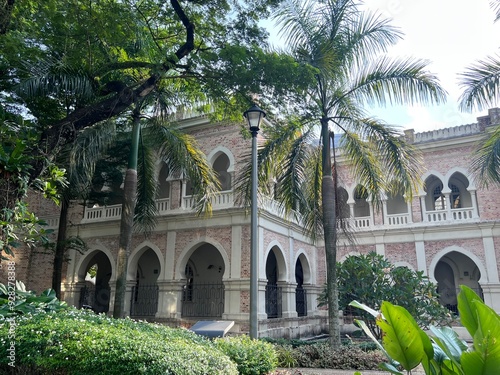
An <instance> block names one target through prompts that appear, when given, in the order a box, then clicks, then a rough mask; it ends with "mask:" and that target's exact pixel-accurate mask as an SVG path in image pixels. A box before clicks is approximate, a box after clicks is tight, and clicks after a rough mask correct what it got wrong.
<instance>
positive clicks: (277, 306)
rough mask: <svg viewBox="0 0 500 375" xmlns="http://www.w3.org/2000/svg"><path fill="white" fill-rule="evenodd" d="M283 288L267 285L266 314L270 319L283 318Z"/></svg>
mask: <svg viewBox="0 0 500 375" xmlns="http://www.w3.org/2000/svg"><path fill="white" fill-rule="evenodd" d="M281 300H282V297H281V287H279V286H277V285H276V284H267V285H266V314H267V318H268V319H273V318H281V316H282V307H281V306H282V304H281Z"/></svg>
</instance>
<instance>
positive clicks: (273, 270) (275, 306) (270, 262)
mask: <svg viewBox="0 0 500 375" xmlns="http://www.w3.org/2000/svg"><path fill="white" fill-rule="evenodd" d="M274 251H275V250H274V249H273V250H271V251H270V252H269V255H268V256H267V260H266V278H267V284H266V314H267V318H268V319H273V318H281V316H282V290H281V287H280V286H278V275H279V270H278V260H277V259H276V254H275V253H274Z"/></svg>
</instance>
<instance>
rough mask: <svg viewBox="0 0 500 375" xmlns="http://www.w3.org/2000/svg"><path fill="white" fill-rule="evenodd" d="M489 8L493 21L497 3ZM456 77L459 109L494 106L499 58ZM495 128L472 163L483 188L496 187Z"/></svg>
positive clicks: (499, 141) (498, 153) (499, 8)
mask: <svg viewBox="0 0 500 375" xmlns="http://www.w3.org/2000/svg"><path fill="white" fill-rule="evenodd" d="M490 5H491V7H492V8H493V10H494V12H495V22H496V21H498V20H499V19H500V1H498V0H494V1H491V2H490ZM459 76H460V85H461V86H462V87H463V89H464V91H463V93H462V95H461V97H460V99H459V101H460V108H461V109H462V110H464V111H472V110H473V109H475V108H477V109H478V110H482V109H484V108H488V107H490V106H494V105H496V104H497V103H498V99H499V95H500V55H498V54H497V55H495V56H488V57H486V58H485V59H483V60H479V61H477V62H476V63H475V64H473V65H471V66H469V67H468V68H466V70H465V72H464V73H461V74H460V75H459ZM495 125H496V126H495V127H494V128H493V129H492V131H491V133H488V134H486V136H485V137H484V139H483V141H482V142H481V146H480V147H479V148H478V149H477V150H476V153H475V155H474V158H473V161H472V169H473V171H474V172H475V173H476V174H477V176H478V177H479V180H480V181H481V182H482V183H484V184H485V185H488V183H491V182H493V183H497V184H500V125H499V124H495Z"/></svg>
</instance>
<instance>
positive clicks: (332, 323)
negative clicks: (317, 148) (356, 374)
mask: <svg viewBox="0 0 500 375" xmlns="http://www.w3.org/2000/svg"><path fill="white" fill-rule="evenodd" d="M321 137H322V140H323V154H322V168H323V171H322V173H323V179H322V182H321V199H322V209H323V232H324V240H325V254H326V288H327V298H328V324H329V327H330V345H331V346H332V347H333V348H338V347H340V345H341V342H340V323H339V299H338V287H337V227H336V221H337V220H336V211H335V194H336V191H335V183H334V181H333V175H332V162H331V148H330V133H329V129H328V119H327V118H322V119H321Z"/></svg>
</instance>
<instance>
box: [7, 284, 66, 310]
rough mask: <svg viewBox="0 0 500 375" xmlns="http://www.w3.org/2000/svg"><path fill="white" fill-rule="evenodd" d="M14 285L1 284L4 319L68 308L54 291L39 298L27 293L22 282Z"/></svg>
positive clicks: (49, 291)
mask: <svg viewBox="0 0 500 375" xmlns="http://www.w3.org/2000/svg"><path fill="white" fill-rule="evenodd" d="M12 284H13V283H10V282H9V284H8V286H6V285H4V284H1V283H0V315H2V316H4V317H8V316H16V315H20V314H27V313H37V312H46V311H57V310H64V309H67V308H68V305H66V302H61V301H59V299H58V298H57V296H56V292H55V291H54V290H53V289H47V290H45V291H44V292H42V293H41V294H40V295H39V296H37V295H36V293H35V292H32V291H27V290H26V287H25V285H24V283H23V282H22V281H16V283H15V286H14V285H12Z"/></svg>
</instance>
